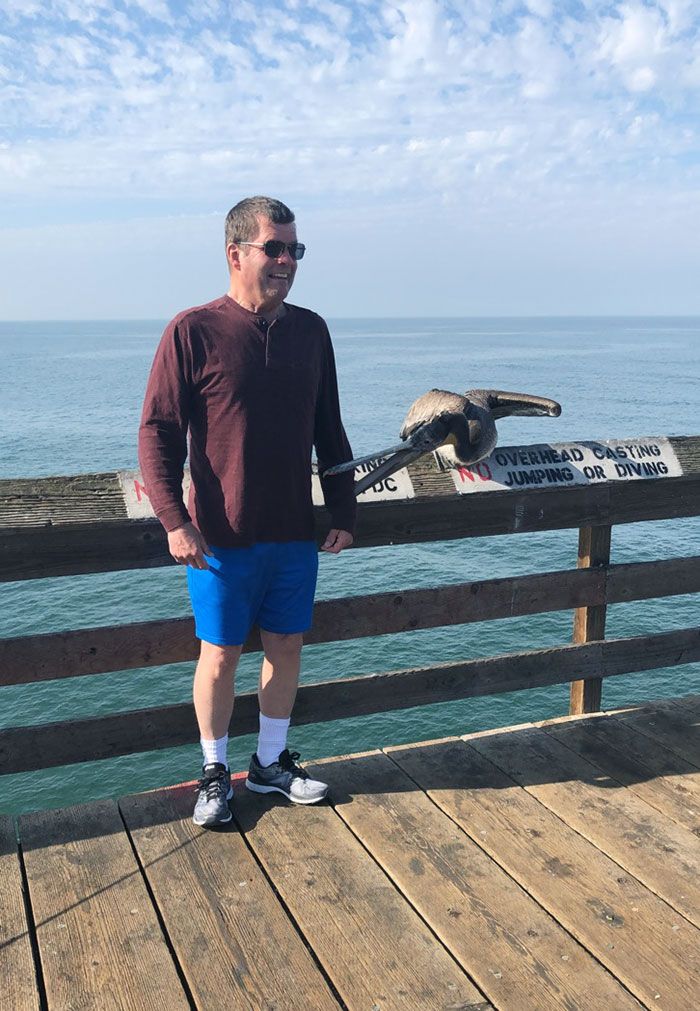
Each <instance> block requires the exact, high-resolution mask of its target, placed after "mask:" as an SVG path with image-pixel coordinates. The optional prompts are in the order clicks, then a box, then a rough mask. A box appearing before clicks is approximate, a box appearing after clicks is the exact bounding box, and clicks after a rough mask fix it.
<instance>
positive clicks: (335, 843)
mask: <svg viewBox="0 0 700 1011" xmlns="http://www.w3.org/2000/svg"><path fill="white" fill-rule="evenodd" d="M234 814H235V817H236V820H237V821H238V822H239V824H240V826H241V828H242V830H243V831H244V833H245V836H246V840H247V842H248V844H249V845H250V846H251V847H252V849H253V851H254V853H255V855H256V857H257V858H258V860H260V862H261V863H262V865H263V867H264V868H265V871H266V873H267V874H268V875H269V876H270V878H271V880H272V882H273V884H274V886H275V888H276V889H277V891H278V892H279V894H280V895H281V897H282V899H283V900H284V903H285V905H286V906H287V908H288V909H289V911H290V913H291V915H292V916H293V917H294V919H295V921H296V923H297V925H298V927H299V929H300V930H301V932H302V933H303V935H304V937H305V938H306V939H307V941H308V942H309V944H310V945H311V946H312V948H313V950H314V952H315V954H316V957H317V958H318V960H319V961H320V963H321V965H322V966H323V968H324V970H325V972H326V973H327V974H328V976H329V977H330V979H331V980H332V981H333V984H334V986H335V987H336V989H337V991H338V993H339V994H340V997H341V999H342V1000H343V1001H344V1003H345V1004H346V1005H347V1007H348V1008H349V1009H350V1011H367V1009H368V1008H372V1007H379V1008H381V1009H382V1011H393V1009H402V1011H412V1009H414V1008H421V1011H429V1009H435V1011H438V1009H440V1011H442V1009H444V1008H446V1007H450V1006H452V1007H465V1008H468V1007H470V1006H473V1005H476V1006H477V1007H478V1006H479V1005H481V1004H483V1002H484V997H483V995H482V994H480V993H479V991H478V990H477V989H476V987H475V986H474V985H473V984H472V983H471V982H470V981H469V979H468V978H467V977H466V976H465V975H464V973H463V972H462V971H461V970H460V969H459V967H458V966H457V965H456V963H455V962H454V961H453V960H452V958H451V957H450V956H449V955H448V953H447V951H446V950H445V949H444V948H443V946H442V945H441V944H440V942H439V941H438V940H437V939H436V938H435V937H434V936H433V935H432V934H431V932H430V931H429V930H428V929H427V927H426V926H425V924H424V923H423V922H422V920H421V919H420V917H419V916H418V915H417V914H416V913H415V912H414V911H413V909H412V908H411V907H410V906H409V905H408V903H407V902H406V901H405V899H404V898H403V897H402V896H401V895H400V893H399V892H397V890H396V889H395V887H394V886H393V885H392V883H391V881H390V880H389V879H388V878H387V877H386V875H385V874H384V873H383V872H382V871H381V870H380V869H379V867H378V866H377V864H376V863H375V862H374V860H373V859H372V857H371V856H370V855H369V854H368V853H367V852H366V851H365V850H364V849H363V847H362V846H361V845H360V843H359V842H358V841H357V839H355V837H354V836H353V835H352V833H351V832H350V831H349V830H348V828H347V826H346V825H344V824H343V822H342V821H341V819H340V818H338V816H337V815H336V813H335V812H334V811H333V809H332V808H331V807H329V806H326V805H316V806H314V807H291V806H290V805H288V804H285V803H283V802H281V803H277V801H275V800H273V799H270V798H269V797H264V798H263V797H260V796H259V795H257V794H255V795H251V794H250V793H247V792H246V791H241V793H240V796H237V799H236V800H235V801H234Z"/></svg>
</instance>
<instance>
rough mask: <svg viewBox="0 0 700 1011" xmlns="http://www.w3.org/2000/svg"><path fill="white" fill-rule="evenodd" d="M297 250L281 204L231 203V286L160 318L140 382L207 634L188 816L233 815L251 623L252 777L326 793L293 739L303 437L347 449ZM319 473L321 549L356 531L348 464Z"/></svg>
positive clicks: (324, 461) (153, 456) (144, 465)
mask: <svg viewBox="0 0 700 1011" xmlns="http://www.w3.org/2000/svg"><path fill="white" fill-rule="evenodd" d="M303 255H304V246H303V245H302V244H301V243H299V242H298V241H297V234H296V227H295V224H294V215H293V213H292V212H291V211H290V210H289V208H288V207H286V206H285V205H284V204H283V203H281V202H280V201H278V200H272V199H270V198H268V197H250V198H247V199H245V200H242V201H241V202H240V203H238V204H236V206H235V207H233V208H232V210H231V211H229V213H228V216H227V218H226V258H227V260H228V266H229V272H230V286H229V290H228V293H227V294H226V295H224V296H223V297H221V298H218V299H216V300H215V301H213V302H210V303H208V304H207V305H203V306H199V307H197V308H194V309H189V310H187V311H185V312H183V313H181V314H180V315H179V316H176V317H175V319H174V320H173V321H172V322H171V323H170V324H169V325H168V326H167V328H166V330H165V333H164V334H163V337H162V340H161V342H160V345H159V347H158V350H157V352H156V356H155V360H154V363H153V368H152V370H151V375H150V378H149V381H148V387H147V390H146V398H145V403H144V408H143V416H142V419H141V427H140V429H139V461H140V464H141V470H142V473H143V477H144V483H145V485H146V488H147V489H148V494H149V496H150V499H151V502H152V504H153V508H154V510H155V513H156V516H157V517H158V518H159V520H160V521H161V523H162V524H163V526H164V527H165V529H166V531H167V533H168V547H169V550H170V553H171V555H172V556H173V558H174V559H175V560H176V561H177V562H179V563H181V564H183V565H186V566H187V567H188V568H187V577H188V585H189V591H190V598H191V601H192V608H193V611H194V616H195V631H196V635H197V637H198V638H199V639H200V640H201V650H200V656H199V661H198V663H197V668H196V671H195V677H194V705H195V712H196V715H197V722H198V725H199V731H200V738H201V745H202V752H203V756H204V767H203V772H202V778H201V780H200V781H199V784H198V796H197V802H196V805H195V811H194V821H195V823H196V824H197V825H207V826H210V825H219V824H222V823H224V822H228V821H230V819H231V812H230V809H229V806H228V800H229V799H230V797H231V796H232V790H231V776H230V772H229V768H228V761H227V744H228V727H229V723H230V720H231V714H232V712H233V695H234V689H233V675H234V672H235V669H236V665H237V663H238V658H239V657H240V654H241V648H242V645H243V643H244V642H245V640H246V638H247V636H248V632H249V630H250V627H251V625H252V624H253V623H255V622H257V623H258V624H259V626H260V632H261V638H262V644H263V649H264V660H263V665H262V671H261V675H260V685H259V690H258V699H259V703H260V732H259V737H258V747H257V752H256V754H254V755H253V756H252V758H251V762H250V768H249V771H248V778H247V780H246V786H247V787H248V788H249V789H251V790H254V791H257V792H260V793H269V792H271V791H276V792H279V793H283V794H284V795H285V796H286V797H288V798H289V799H290V800H292V801H294V802H295V803H300V804H314V803H317V802H318V801H319V800H322V799H323V797H325V796H326V793H327V789H328V788H327V785H326V784H325V783H321V782H319V781H317V780H312V779H311V778H309V775H308V773H306V772H305V770H304V769H302V768H301V767H300V766H299V765H297V763H296V759H298V758H299V755H298V753H296V752H295V753H292V754H290V752H289V750H288V749H287V747H286V743H287V730H288V728H289V722H290V715H291V711H292V706H293V704H294V698H295V695H296V690H297V684H298V678H299V667H300V654H301V646H302V633H303V632H304V631H306V630H307V629H308V628H309V627H310V625H311V616H312V608H313V596H314V592H315V588H316V572H317V568H318V553H317V548H316V542H315V539H314V516H313V507H312V504H311V452H312V447H313V446H315V448H316V454H317V457H318V462H319V470H320V471H323V470H324V469H325V468H326V467H329V466H331V465H333V464H335V463H340V462H343V461H346V460H350V459H352V452H351V449H350V446H349V443H348V440H347V438H346V435H345V431H344V429H343V425H342V421H341V417H340V407H339V403H338V388H337V380H336V372H335V362H334V356H333V348H332V345H331V340H330V335H329V333H328V329H327V327H326V324H325V323H324V321H323V320H322V319H321V317H320V316H317V315H316V314H315V313H312V312H310V311H309V310H307V309H301V308H298V307H297V306H294V305H290V304H288V303H287V302H286V301H285V299H286V297H287V295H288V293H289V290H290V288H291V286H292V283H293V281H294V276H295V274H296V270H297V263H298V261H299V260H300V259H301V258H302V256H303ZM188 431H189V440H190V443H189V458H190V473H191V478H192V484H191V490H190V495H189V501H188V506H187V508H185V505H184V503H183V498H182V477H183V467H184V463H185V459H186V456H187V435H188ZM321 484H322V488H323V494H324V499H325V502H326V506H327V508H328V510H329V512H330V515H331V520H332V529H331V530H330V532H329V534H328V536H327V538H326V540H325V542H324V544H323V545H322V550H323V551H327V552H330V553H332V554H338V553H340V552H341V551H342V550H343V549H344V548H346V547H349V546H350V545H351V544H352V539H353V538H352V531H353V528H354V520H355V498H354V495H353V475H352V472H350V473H349V474H347V475H343V477H342V478H341V477H330V478H328V480H327V481H324V480H323V479H321Z"/></svg>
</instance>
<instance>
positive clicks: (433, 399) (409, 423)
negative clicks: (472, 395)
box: [399, 390, 468, 439]
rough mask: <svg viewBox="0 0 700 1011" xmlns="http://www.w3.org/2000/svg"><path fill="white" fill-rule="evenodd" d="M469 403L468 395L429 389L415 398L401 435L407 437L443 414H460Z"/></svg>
mask: <svg viewBox="0 0 700 1011" xmlns="http://www.w3.org/2000/svg"><path fill="white" fill-rule="evenodd" d="M467 404H468V400H467V398H466V397H463V396H461V395H460V394H459V393H450V392H449V391H448V390H429V391H428V393H424V394H423V396H422V397H419V398H418V400H415V401H414V402H413V403H412V404H411V406H410V407H409V409H408V414H407V415H406V417H405V418H404V422H403V425H402V427H401V431H400V432H399V435H400V436H401V438H402V439H407V438H408V437H409V436H410V435H412V434H413V433H414V432H415V431H416V430H417V429H419V428H420V427H421V426H422V425H425V424H426V423H427V422H430V421H434V420H435V419H436V418H439V417H440V415H441V414H458V413H461V412H462V411H464V409H465V407H466V406H467Z"/></svg>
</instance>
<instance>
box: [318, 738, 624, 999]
mask: <svg viewBox="0 0 700 1011" xmlns="http://www.w3.org/2000/svg"><path fill="white" fill-rule="evenodd" d="M311 771H312V774H318V775H319V776H320V777H321V778H323V779H327V780H328V782H330V783H331V784H332V795H333V799H334V806H335V809H336V811H337V813H338V814H339V815H340V816H341V818H342V819H343V820H344V821H345V822H346V823H347V824H348V825H349V826H350V827H351V828H352V831H353V832H354V833H355V834H356V835H357V836H358V838H359V839H360V840H361V842H362V843H363V845H364V846H366V847H367V848H368V849H369V850H370V852H371V853H372V855H373V856H374V858H375V859H376V860H377V861H378V862H379V863H380V864H381V866H382V867H383V868H384V870H385V871H386V873H387V874H389V876H390V877H391V878H392V880H393V881H394V882H395V884H396V885H397V887H398V888H399V889H400V890H401V892H402V893H403V894H404V895H405V896H406V898H407V899H408V900H409V902H411V904H412V905H413V906H414V907H415V908H416V909H417V910H418V912H419V913H420V914H421V916H422V917H423V918H424V919H425V921H426V922H427V923H428V924H429V926H430V927H431V928H432V929H433V930H434V931H435V933H436V934H437V935H438V936H439V937H440V939H441V940H442V942H443V943H444V944H445V945H446V947H447V948H448V949H449V950H450V951H451V952H452V954H453V955H454V957H455V958H456V959H457V960H458V961H459V962H460V964H461V965H462V966H463V967H464V969H465V970H466V971H467V972H468V973H469V975H470V976H471V977H472V978H473V979H474V980H475V982H476V984H477V985H478V986H479V988H480V989H481V990H483V991H484V993H485V994H486V996H487V997H489V998H490V999H491V1000H492V1001H493V1003H494V1004H495V1005H496V1007H498V1008H499V1009H501V1011H523V1008H527V1009H528V1011H551V1009H552V1008H562V1009H568V1011H573V1009H580V1008H583V1007H592V1008H603V1007H612V1008H615V1009H616V1011H625V1009H628V1008H629V1009H632V1008H639V1007H640V1005H639V1003H638V1002H637V1001H636V1000H635V999H634V998H633V997H632V996H631V995H630V994H629V993H628V992H627V991H626V990H624V989H623V988H622V986H621V985H620V984H619V983H618V982H617V981H616V980H615V979H614V978H613V977H612V976H611V975H610V974H609V973H608V972H606V971H605V970H604V969H603V968H602V966H601V965H600V964H599V963H598V962H596V961H595V959H593V958H592V957H591V956H590V955H589V954H588V952H587V951H586V950H585V949H584V948H582V947H581V946H580V945H579V944H577V943H576V942H575V941H574V940H573V939H572V938H571V937H570V935H569V934H568V933H567V932H566V931H565V930H563V929H562V927H560V926H559V924H558V923H557V922H556V920H554V919H553V918H552V917H551V916H549V914H548V913H546V912H545V911H544V910H543V909H542V908H541V907H540V906H539V905H538V904H537V903H536V902H535V901H534V900H533V899H532V898H531V897H530V896H529V895H528V894H527V893H526V892H525V891H523V889H522V888H520V886H519V885H518V884H516V882H515V881H513V879H512V878H511V877H509V876H508V875H507V874H506V873H505V872H504V871H503V870H502V869H501V868H500V867H499V866H498V864H496V863H494V861H493V860H491V858H490V857H488V856H487V855H486V854H485V853H484V852H483V850H482V849H481V848H480V847H479V846H477V845H476V843H474V842H473V841H472V840H471V839H470V838H469V837H468V836H467V835H465V833H464V832H463V831H462V830H461V829H460V828H458V827H457V825H455V824H454V822H453V821H451V820H450V819H449V818H448V817H447V816H446V815H445V814H444V813H443V812H441V811H440V810H439V809H438V808H436V806H435V804H434V803H433V802H432V801H431V800H430V799H429V798H428V797H427V796H426V794H425V793H423V791H422V790H420V789H419V788H418V787H417V786H416V784H415V783H414V782H413V781H412V780H411V779H409V777H408V776H407V775H406V774H405V773H404V772H403V771H402V770H401V769H400V768H399V767H398V766H397V765H396V764H395V763H394V762H392V761H391V759H389V758H388V757H387V756H386V755H384V754H382V753H381V752H373V753H371V754H366V755H353V756H351V757H347V758H341V759H328V760H325V761H323V762H320V763H317V764H316V765H314V766H311Z"/></svg>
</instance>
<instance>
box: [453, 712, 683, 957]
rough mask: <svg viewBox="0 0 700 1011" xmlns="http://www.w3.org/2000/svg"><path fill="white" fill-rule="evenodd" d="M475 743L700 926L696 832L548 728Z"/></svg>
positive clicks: (513, 776)
mask: <svg viewBox="0 0 700 1011" xmlns="http://www.w3.org/2000/svg"><path fill="white" fill-rule="evenodd" d="M470 743H471V744H472V745H473V746H474V747H475V748H477V749H478V750H479V752H480V753H481V754H482V755H485V756H486V758H488V759H489V761H491V762H493V763H494V765H497V766H498V767H499V769H502V770H503V772H505V773H506V774H507V775H508V776H510V778H511V779H513V780H515V782H516V783H519V784H520V785H521V786H522V787H523V788H524V789H525V790H526V791H527V792H528V793H530V794H531V795H532V796H533V797H536V798H537V800H539V802H540V803H541V804H543V805H544V806H545V807H546V808H548V809H549V810H550V811H553V812H554V814H556V815H557V816H558V817H559V818H561V819H562V821H564V822H566V824H567V825H569V826H571V828H573V829H574V830H575V831H576V832H578V833H579V834H580V835H582V836H583V837H584V838H585V839H588V841H589V842H591V843H593V845H594V846H597V847H598V849H600V850H602V851H603V852H604V853H606V854H607V855H608V856H609V857H611V858H612V859H613V860H614V861H615V862H616V863H618V864H619V865H620V867H623V868H624V869H625V870H626V871H627V872H628V873H630V874H633V875H634V876H635V877H636V878H637V880H638V881H641V882H642V884H644V885H646V887H647V888H650V889H651V890H652V891H653V892H655V894H656V895H659V896H661V898H662V899H664V900H665V901H666V902H667V903H668V904H669V905H670V906H672V907H673V908H674V909H676V910H677V911H678V912H679V913H681V914H682V915H683V916H685V917H686V918H687V919H688V920H690V922H691V923H694V924H695V926H696V927H700V889H699V888H698V887H697V882H698V881H700V840H698V837H697V836H696V835H694V834H693V832H691V831H690V830H689V829H686V828H683V826H682V825H677V824H676V823H675V822H673V821H670V820H669V819H668V818H666V817H665V816H664V815H663V814H661V813H660V812H659V811H657V810H656V809H655V808H653V807H650V806H649V805H648V804H646V803H645V802H644V801H643V800H642V799H641V798H639V797H637V796H635V795H634V794H633V793H631V792H630V791H628V790H627V789H626V787H624V786H622V784H620V783H618V782H617V781H616V780H614V779H612V778H611V777H610V776H609V775H608V774H606V773H603V772H602V771H601V769H600V768H599V767H598V766H596V765H592V764H591V763H590V762H588V761H587V760H586V759H585V758H583V757H582V756H581V755H578V754H576V753H575V752H573V751H571V750H570V749H569V748H567V747H566V746H565V745H564V744H562V743H561V742H560V741H558V740H555V739H554V738H553V737H550V736H549V735H548V734H546V733H545V732H544V730H539V729H536V728H533V729H531V730H527V731H520V732H518V733H509V732H504V733H501V734H493V735H490V736H488V737H479V738H476V739H475V740H472V741H471V742H470ZM698 939H699V940H700V934H699V935H698Z"/></svg>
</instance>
